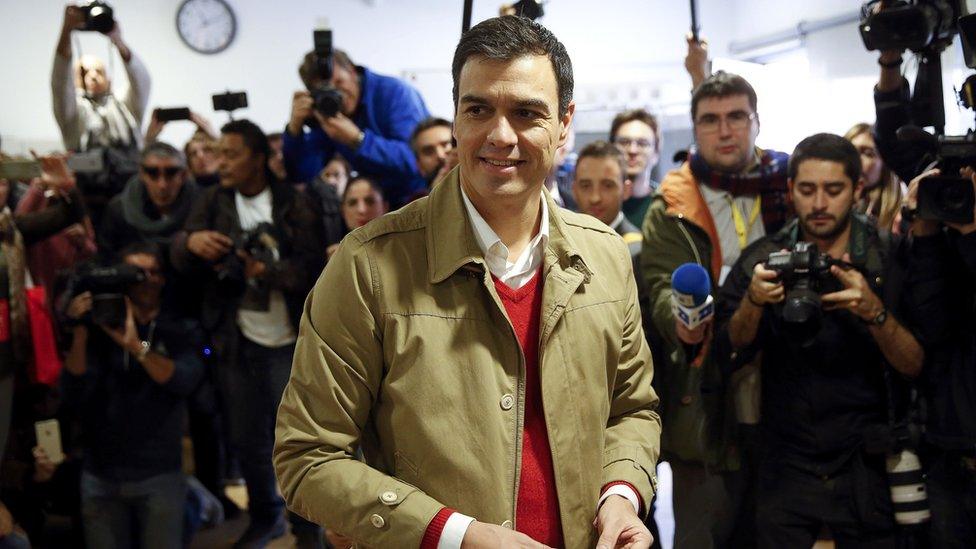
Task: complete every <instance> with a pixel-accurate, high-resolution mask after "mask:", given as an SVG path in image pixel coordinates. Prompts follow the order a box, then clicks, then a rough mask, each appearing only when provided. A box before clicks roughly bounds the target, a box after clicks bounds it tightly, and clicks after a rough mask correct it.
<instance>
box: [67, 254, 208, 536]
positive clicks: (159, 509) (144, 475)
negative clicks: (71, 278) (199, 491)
mask: <svg viewBox="0 0 976 549" xmlns="http://www.w3.org/2000/svg"><path fill="white" fill-rule="evenodd" d="M119 258H120V260H121V262H122V263H124V264H125V265H129V266H132V267H136V268H138V269H140V270H141V271H142V272H143V273H144V276H145V279H144V280H143V281H141V282H137V283H134V284H131V285H130V286H129V287H127V288H120V289H119V290H120V291H123V292H124V296H125V297H124V299H125V301H124V303H125V306H124V318H122V319H117V320H115V321H113V319H111V318H109V317H103V315H102V314H101V313H96V312H95V310H94V309H93V307H94V304H95V303H98V302H100V301H99V299H100V298H101V296H93V295H92V294H91V293H90V292H84V293H81V294H79V295H77V296H76V297H74V298H73V299H72V301H71V303H70V305H69V307H68V311H67V315H68V317H69V318H71V319H73V320H74V321H75V322H77V324H76V325H75V326H74V327H73V328H72V333H73V340H72V343H71V348H70V350H69V351H68V354H67V356H66V357H65V363H64V372H63V374H62V376H63V377H62V380H63V384H64V398H65V401H64V404H63V406H65V408H66V410H67V412H68V413H71V414H74V415H75V416H76V417H79V418H81V423H82V430H83V433H84V440H85V461H84V465H83V472H82V477H81V500H82V503H81V505H82V517H83V522H84V530H85V541H86V543H87V545H88V546H89V547H113V546H134V545H135V546H139V547H179V546H180V545H181V544H182V533H183V508H184V502H185V500H186V483H185V480H184V477H183V473H182V471H181V466H182V443H181V439H182V435H183V422H184V421H185V418H184V414H185V412H184V406H185V400H186V398H187V396H188V395H189V394H190V392H191V391H192V390H193V388H195V387H196V386H197V383H198V382H199V380H200V376H201V375H202V373H203V365H202V363H201V360H200V356H199V353H200V352H201V349H202V342H201V341H200V339H199V334H200V329H199V326H198V324H197V322H196V321H194V320H189V319H186V318H184V317H181V316H180V315H178V314H174V313H173V311H172V310H171V309H170V308H169V307H168V305H167V303H166V302H164V301H163V300H162V299H161V296H162V293H163V287H164V285H165V284H166V278H165V277H164V276H163V271H162V267H163V256H162V251H161V249H160V248H159V246H157V245H155V244H152V243H137V244H133V245H131V246H129V247H127V248H126V249H125V250H123V251H122V252H121V253H120V254H119ZM101 299H104V298H101ZM116 322H118V323H116Z"/></svg>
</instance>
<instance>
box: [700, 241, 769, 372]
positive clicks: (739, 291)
mask: <svg viewBox="0 0 976 549" xmlns="http://www.w3.org/2000/svg"><path fill="white" fill-rule="evenodd" d="M765 249H766V246H765V245H764V243H763V242H762V241H757V242H753V243H752V244H751V245H750V246H749V247H747V248H746V249H745V250H743V252H742V255H740V256H739V260H738V261H736V262H735V265H733V266H732V270H731V271H729V274H728V276H727V277H726V279H725V284H723V285H722V287H721V289H719V292H718V297H717V298H716V300H715V331H714V334H715V336H714V347H713V352H714V353H715V355H714V356H715V362H716V364H717V365H718V366H719V367H720V368H721V369H722V373H723V374H725V375H728V374H730V373H731V372H732V371H734V370H738V369H739V368H741V367H742V366H745V365H746V364H748V363H749V362H750V361H752V359H753V358H754V357H755V356H756V353H758V352H759V349H761V348H762V339H763V335H764V333H765V324H766V322H767V321H766V314H767V311H766V310H764V311H763V316H762V319H761V320H760V321H759V329H758V330H757V331H756V338H755V340H753V342H752V343H751V344H750V345H747V346H746V347H745V348H743V349H736V348H734V347H733V346H732V340H731V339H730V338H729V321H730V320H731V319H732V315H734V314H735V312H736V311H737V310H738V309H739V305H740V304H741V303H742V298H743V297H744V296H745V295H746V291H747V290H748V289H749V284H750V283H751V282H752V271H753V269H754V268H755V266H756V263H758V262H759V261H760V259H759V258H760V257H761V256H762V252H761V250H765Z"/></svg>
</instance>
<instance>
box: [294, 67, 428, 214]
mask: <svg viewBox="0 0 976 549" xmlns="http://www.w3.org/2000/svg"><path fill="white" fill-rule="evenodd" d="M332 57H333V59H332V67H333V69H332V78H331V79H330V80H328V81H323V80H322V78H321V77H320V70H319V63H318V58H317V56H316V53H315V52H314V51H313V52H309V53H308V54H307V55H306V56H305V59H304V62H303V63H302V64H301V66H300V67H299V69H298V74H299V75H300V76H301V78H302V82H304V83H305V86H306V88H307V89H308V90H315V89H316V88H317V87H319V86H321V85H323V84H328V85H331V86H332V87H333V88H335V90H338V92H339V94H341V97H342V99H341V105H340V107H339V112H337V113H336V114H335V115H334V116H328V117H327V116H324V115H323V113H321V112H319V111H318V110H317V109H315V108H314V105H313V103H314V101H313V99H312V93H311V92H310V91H305V90H303V91H297V92H295V94H294V96H293V98H292V106H291V119H290V120H289V122H288V126H287V131H285V133H284V157H285V168H286V169H287V171H288V175H289V178H290V179H291V180H292V181H296V182H308V181H311V180H312V178H313V177H315V175H316V174H318V173H319V172H320V171H321V170H322V168H323V167H324V166H325V164H326V162H327V161H328V160H329V159H331V158H332V157H333V156H334V155H335V153H339V154H341V155H342V156H343V157H344V158H346V159H347V160H348V161H349V163H350V164H352V167H353V169H354V170H356V171H357V172H362V173H370V174H374V175H377V176H379V177H380V178H381V179H380V184H381V185H382V186H383V188H384V190H386V193H387V195H388V196H389V198H390V200H391V202H392V204H393V205H394V206H395V207H398V206H400V205H401V204H402V203H403V202H404V200H406V198H407V197H409V196H410V195H411V194H412V193H413V192H415V191H417V190H420V189H422V188H423V186H424V183H423V179H422V178H421V177H420V172H418V171H417V162H416V160H415V159H414V154H413V151H412V150H411V149H410V135H411V134H412V133H413V130H414V128H415V127H416V126H417V124H419V123H420V121H421V120H423V119H425V118H427V117H428V116H429V114H428V112H427V107H426V105H424V101H423V99H422V98H421V97H420V94H419V93H417V91H416V90H415V89H413V88H412V87H410V86H409V85H408V84H406V83H405V82H403V81H402V80H399V79H397V78H393V77H390V76H383V75H380V74H376V73H374V72H372V71H370V70H369V69H367V68H365V67H359V66H356V65H354V64H353V62H352V60H350V59H349V56H348V55H346V53H345V52H343V51H342V50H335V52H334V53H333V56H332ZM310 121H311V126H308V125H307V124H308V123H309V122H310Z"/></svg>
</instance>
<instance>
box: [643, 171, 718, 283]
mask: <svg viewBox="0 0 976 549" xmlns="http://www.w3.org/2000/svg"><path fill="white" fill-rule="evenodd" d="M698 185H699V183H698V181H697V180H696V179H695V175H694V174H693V173H691V164H690V163H688V162H685V163H684V164H682V165H681V167H680V168H679V169H677V170H675V171H672V172H671V173H669V174H668V175H667V177H665V178H664V181H663V182H661V186H660V187H659V188H658V193H659V194H660V195H661V197H662V198H663V199H664V204H665V206H666V212H667V213H668V215H672V216H674V217H678V218H680V219H685V220H687V221H689V222H691V223H693V224H695V225H697V226H698V227H700V228H701V229H702V230H703V231H705V234H707V235H708V238H709V240H711V243H712V257H711V261H710V266H711V270H712V276H714V277H718V275H719V273H720V272H721V270H722V247H721V241H720V240H719V238H718V230H717V229H716V228H715V220H714V219H712V213H711V212H710V211H709V210H708V204H707V203H706V202H705V198H704V197H703V196H702V193H701V189H699V188H698ZM716 280H717V278H716Z"/></svg>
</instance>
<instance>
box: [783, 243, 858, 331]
mask: <svg viewBox="0 0 976 549" xmlns="http://www.w3.org/2000/svg"><path fill="white" fill-rule="evenodd" d="M833 265H842V266H845V267H849V266H850V265H849V264H848V263H845V262H843V261H839V260H836V259H833V258H831V257H830V256H828V255H827V254H825V253H820V251H819V250H817V245H816V244H814V243H812V242H797V243H796V244H795V245H794V246H793V249H792V250H790V251H785V252H773V253H771V254H769V258H768V259H766V268H767V269H769V270H771V271H776V272H777V273H778V274H779V280H780V281H781V282H782V283H783V287H784V288H785V289H786V299H784V300H783V303H782V305H781V308H780V309H779V311H778V312H779V316H780V317H781V318H782V319H783V322H785V323H786V325H787V326H789V327H790V328H792V329H794V330H797V331H798V332H799V333H800V334H802V335H803V336H805V337H803V338H802V341H804V342H807V343H810V342H812V339H813V338H814V337H816V335H817V333H818V332H819V331H820V326H821V324H822V321H823V312H822V309H821V304H822V301H821V299H820V296H821V295H822V294H827V293H831V292H836V291H840V290H841V289H842V287H841V284H840V282H839V281H838V280H837V279H836V278H835V277H834V275H832V274H831V273H830V267H831V266H833Z"/></svg>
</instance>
